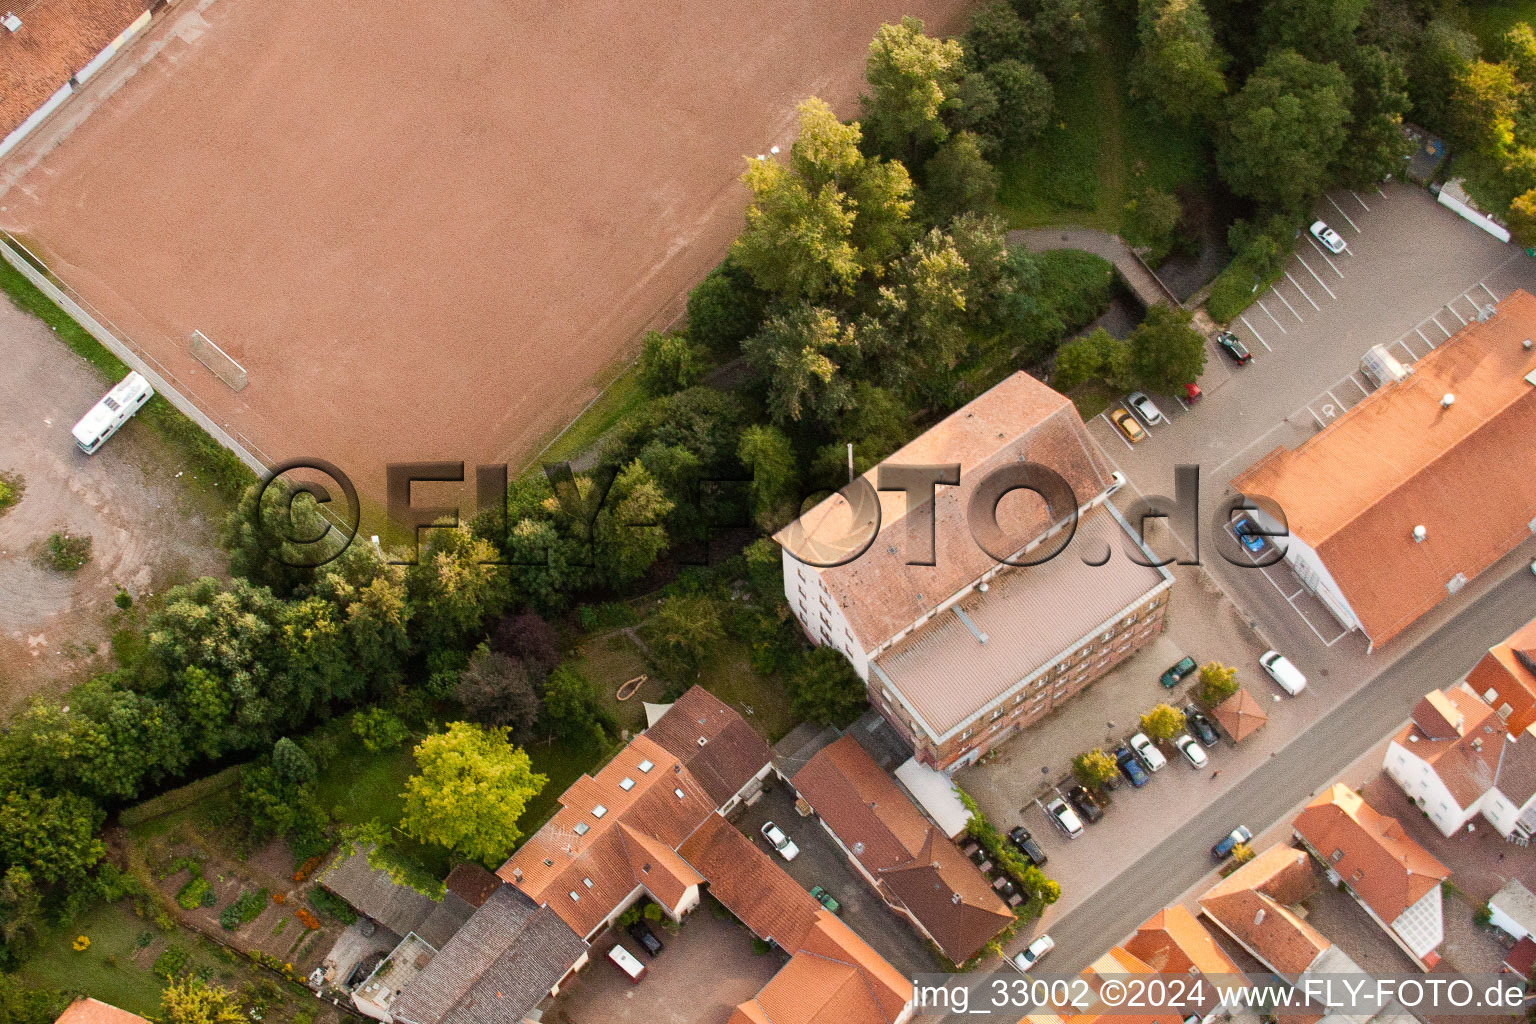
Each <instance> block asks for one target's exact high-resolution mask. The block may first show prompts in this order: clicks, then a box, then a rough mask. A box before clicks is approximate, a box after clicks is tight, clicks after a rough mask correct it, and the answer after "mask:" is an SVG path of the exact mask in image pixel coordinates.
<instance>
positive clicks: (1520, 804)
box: [1384, 680, 1536, 842]
mask: <svg viewBox="0 0 1536 1024" xmlns="http://www.w3.org/2000/svg"><path fill="white" fill-rule="evenodd" d="M1469 682H1470V680H1469V681H1468V682H1462V683H1459V684H1457V685H1456V686H1452V687H1449V688H1448V689H1445V690H1434V691H1431V692H1429V693H1427V694H1425V695H1424V697H1423V699H1421V700H1420V701H1419V703H1418V704H1417V705H1416V706H1415V707H1414V709H1413V716H1412V718H1411V719H1410V720H1409V722H1408V724H1407V725H1405V726H1403V728H1402V729H1401V730H1399V731H1398V733H1397V735H1396V736H1394V737H1392V742H1391V743H1390V744H1389V745H1388V746H1387V754H1386V758H1385V762H1384V767H1385V768H1386V769H1387V774H1388V775H1390V776H1391V777H1392V779H1393V781H1395V782H1396V783H1397V784H1398V785H1399V786H1401V787H1402V789H1403V792H1404V793H1406V794H1408V796H1409V798H1410V799H1412V800H1413V802H1414V803H1416V804H1418V805H1419V808H1420V809H1421V810H1422V811H1423V812H1424V813H1425V814H1426V815H1427V816H1428V817H1429V820H1430V821H1432V822H1434V823H1435V827H1436V828H1437V829H1439V830H1440V832H1441V834H1442V835H1446V836H1449V835H1451V834H1453V833H1454V832H1455V831H1456V830H1457V829H1459V828H1462V827H1463V826H1465V825H1466V824H1467V823H1468V822H1470V821H1471V820H1472V819H1473V818H1474V817H1476V816H1477V815H1479V814H1481V815H1482V816H1483V818H1484V820H1486V821H1487V822H1488V824H1490V825H1492V826H1493V828H1494V829H1495V830H1496V831H1498V833H1499V834H1500V835H1502V836H1504V837H1506V838H1513V839H1523V840H1526V841H1527V842H1528V841H1529V840H1530V839H1531V838H1532V837H1533V836H1536V724H1532V725H1528V726H1526V727H1525V729H1524V730H1522V731H1521V732H1520V734H1519V735H1512V734H1510V733H1509V732H1508V731H1507V726H1506V724H1505V722H1504V720H1503V719H1502V718H1500V717H1499V713H1498V711H1496V710H1495V709H1494V708H1492V707H1490V706H1489V704H1488V702H1487V701H1485V700H1484V699H1483V697H1482V696H1481V695H1480V694H1478V693H1476V692H1474V690H1473V688H1472V686H1471V685H1469Z"/></svg>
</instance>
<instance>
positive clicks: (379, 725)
mask: <svg viewBox="0 0 1536 1024" xmlns="http://www.w3.org/2000/svg"><path fill="white" fill-rule="evenodd" d="M352 734H353V735H354V736H356V737H357V738H358V739H360V740H362V742H363V749H365V750H367V751H368V752H369V753H371V754H377V753H380V752H382V751H385V750H393V749H395V748H396V747H398V746H399V745H400V744H401V743H404V742H405V738H406V737H407V736H409V735H410V734H411V730H410V729H408V728H407V727H406V724H405V723H404V722H402V721H401V720H400V717H399V716H398V715H395V714H393V713H391V712H389V711H386V710H384V709H383V708H381V707H371V708H369V709H368V710H366V711H357V712H354V713H353V714H352Z"/></svg>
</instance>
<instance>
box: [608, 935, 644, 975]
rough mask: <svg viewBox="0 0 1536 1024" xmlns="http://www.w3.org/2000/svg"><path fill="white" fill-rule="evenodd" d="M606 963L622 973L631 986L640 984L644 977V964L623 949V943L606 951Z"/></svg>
mask: <svg viewBox="0 0 1536 1024" xmlns="http://www.w3.org/2000/svg"><path fill="white" fill-rule="evenodd" d="M608 962H609V963H611V964H613V966H615V967H617V968H618V969H619V970H620V971H623V972H624V977H626V978H628V979H629V983H630V984H631V985H638V984H640V982H641V980H642V979H643V978H644V977H645V964H643V963H641V962H640V958H639V957H637V956H635V954H633V953H631V952H630V951H629V950H627V949H625V948H624V944H623V943H619V944H618V945H616V946H614V947H613V948H612V949H610V950H609V951H608Z"/></svg>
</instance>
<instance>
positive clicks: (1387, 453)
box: [1232, 290, 1536, 648]
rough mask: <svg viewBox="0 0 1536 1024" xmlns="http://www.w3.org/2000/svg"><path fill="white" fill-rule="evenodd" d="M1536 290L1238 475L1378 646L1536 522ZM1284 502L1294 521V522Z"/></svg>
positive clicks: (1324, 592)
mask: <svg viewBox="0 0 1536 1024" xmlns="http://www.w3.org/2000/svg"><path fill="white" fill-rule="evenodd" d="M1532 338H1536V297H1533V296H1531V295H1530V294H1528V293H1526V292H1524V291H1520V290H1516V291H1514V292H1512V293H1511V294H1510V295H1509V296H1508V297H1506V298H1505V299H1504V300H1503V301H1502V302H1500V303H1499V304H1498V306H1497V308H1496V310H1495V311H1494V313H1493V314H1492V315H1491V316H1489V317H1488V318H1487V319H1486V320H1476V321H1473V322H1472V323H1469V324H1467V325H1466V326H1465V327H1463V328H1462V329H1461V330H1460V331H1458V332H1457V333H1456V334H1455V335H1454V336H1452V337H1451V338H1450V339H1448V340H1447V341H1445V342H1444V343H1443V344H1441V345H1439V346H1437V347H1436V348H1435V349H1434V350H1433V351H1432V352H1430V353H1429V354H1427V355H1426V356H1424V358H1422V359H1420V360H1419V361H1418V362H1416V363H1414V364H1413V367H1412V370H1411V372H1410V373H1409V374H1408V375H1407V376H1406V377H1404V378H1403V379H1401V380H1397V381H1389V382H1388V383H1386V384H1384V385H1383V386H1382V387H1380V388H1378V389H1377V390H1376V391H1374V392H1372V393H1371V394H1370V395H1369V396H1367V397H1366V398H1363V399H1362V400H1361V401H1360V402H1359V403H1358V404H1356V405H1355V406H1353V407H1352V408H1350V409H1349V411H1348V412H1345V413H1343V414H1342V415H1340V416H1339V417H1338V418H1337V419H1335V420H1333V421H1332V422H1331V423H1329V424H1328V425H1327V426H1326V427H1325V428H1324V429H1322V430H1321V431H1319V432H1318V433H1317V434H1316V435H1314V436H1313V437H1312V438H1310V439H1309V440H1308V441H1307V442H1306V443H1304V444H1302V445H1301V446H1300V447H1298V448H1296V449H1294V450H1290V449H1285V448H1276V449H1275V450H1274V451H1272V452H1270V453H1269V454H1268V455H1266V456H1264V458H1262V459H1261V460H1259V462H1257V463H1256V464H1254V465H1253V466H1251V467H1249V468H1248V469H1247V470H1246V471H1245V472H1243V473H1241V474H1239V475H1238V476H1237V477H1236V478H1234V479H1233V480H1232V487H1233V489H1235V490H1237V491H1239V492H1240V493H1242V494H1243V495H1244V496H1246V497H1247V498H1249V499H1251V500H1252V501H1254V502H1255V503H1256V504H1258V505H1259V509H1258V511H1257V512H1255V513H1254V515H1255V516H1256V517H1257V518H1258V520H1259V522H1260V523H1261V524H1262V525H1264V526H1266V527H1267V528H1268V529H1270V530H1276V531H1280V530H1282V529H1288V531H1289V536H1287V537H1285V538H1284V539H1283V540H1280V541H1278V543H1279V545H1280V546H1281V547H1283V548H1284V549H1285V557H1286V560H1287V561H1289V562H1290V564H1291V566H1292V568H1294V569H1295V571H1296V575H1297V577H1298V578H1299V579H1300V580H1301V582H1302V584H1303V585H1304V586H1306V587H1307V589H1308V590H1310V591H1311V592H1312V593H1314V594H1315V595H1316V596H1317V597H1318V599H1319V600H1320V601H1321V602H1322V603H1323V604H1324V605H1326V606H1327V607H1328V609H1329V610H1330V611H1331V612H1332V613H1333V615H1334V616H1335V617H1336V618H1338V620H1339V621H1340V622H1341V623H1342V624H1343V625H1344V626H1345V627H1347V628H1349V629H1358V630H1360V631H1361V632H1362V633H1364V634H1365V636H1366V638H1367V639H1368V640H1369V642H1370V645H1371V646H1372V647H1373V648H1374V647H1375V646H1378V645H1380V644H1384V643H1386V642H1387V641H1389V640H1391V639H1392V638H1393V637H1395V636H1397V635H1398V634H1400V633H1401V632H1402V631H1403V630H1405V629H1407V628H1408V626H1409V625H1411V624H1412V623H1413V622H1414V621H1415V620H1416V619H1418V618H1419V617H1420V616H1422V615H1424V614H1425V613H1426V612H1428V611H1429V610H1430V609H1432V608H1434V607H1435V606H1436V605H1438V604H1439V603H1440V602H1442V601H1444V600H1445V599H1446V598H1448V597H1450V596H1451V595H1453V594H1455V593H1456V592H1457V591H1459V590H1460V589H1461V588H1462V587H1463V586H1465V585H1466V583H1467V581H1469V580H1471V579H1473V578H1475V577H1476V576H1477V575H1478V574H1479V573H1481V572H1483V570H1485V569H1487V568H1488V567H1489V566H1491V565H1492V564H1494V563H1495V562H1497V561H1498V560H1499V559H1500V558H1502V557H1503V556H1504V555H1506V554H1508V553H1509V552H1510V551H1512V550H1514V549H1515V548H1516V547H1517V546H1519V545H1520V544H1521V543H1523V542H1525V541H1527V540H1528V539H1529V538H1530V537H1531V534H1532V529H1533V526H1532V524H1533V523H1536V445H1532V444H1531V443H1530V439H1531V438H1532V437H1536V346H1532V345H1531V339H1532ZM1282 516H1283V518H1284V521H1285V525H1284V527H1282V524H1281V522H1280V519H1281V517H1282Z"/></svg>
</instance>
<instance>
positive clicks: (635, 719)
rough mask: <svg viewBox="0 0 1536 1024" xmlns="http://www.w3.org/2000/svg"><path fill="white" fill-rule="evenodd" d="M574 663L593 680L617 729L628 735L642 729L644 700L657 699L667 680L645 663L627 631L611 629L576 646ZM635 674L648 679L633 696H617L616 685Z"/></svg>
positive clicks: (652, 700) (617, 686) (656, 700)
mask: <svg viewBox="0 0 1536 1024" xmlns="http://www.w3.org/2000/svg"><path fill="white" fill-rule="evenodd" d="M574 664H575V668H576V670H577V671H578V672H580V673H581V674H582V675H584V676H586V677H587V678H588V679H590V680H591V681H592V685H593V687H594V688H596V690H597V692H598V694H599V695H600V696H601V697H602V698H603V704H604V706H605V707H607V709H608V710H609V712H611V713H612V714H613V716H614V717H615V718H616V719H618V722H619V728H621V729H628V730H629V733H630V735H631V736H633V735H634V734H635V733H637V732H639V731H640V730H641V729H644V728H645V702H646V701H651V702H653V703H655V702H659V701H660V700H661V695H662V691H663V690H664V689H665V688H666V682H665V681H664V680H662V679H660V678H658V677H657V676H656V674H655V673H654V672H652V671H651V670H650V667H649V666H647V665H646V663H645V655H643V654H641V653H640V648H638V647H636V646H635V642H634V641H633V640H631V639H630V638H629V634H627V633H623V632H614V633H610V634H609V635H607V636H601V637H594V638H593V639H591V640H588V641H587V642H586V643H584V644H582V645H581V647H580V648H579V649H578V651H577V656H576V659H575V663H574ZM638 675H649V676H650V677H651V678H650V679H648V680H646V681H645V682H644V683H642V684H641V685H640V688H639V690H638V691H637V692H636V693H635V695H634V696H633V697H630V698H629V699H628V700H624V701H621V700H619V699H617V696H616V695H617V694H618V692H619V687H620V686H622V685H624V683H625V682H626V681H628V680H630V679H633V678H634V677H635V676H638Z"/></svg>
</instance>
